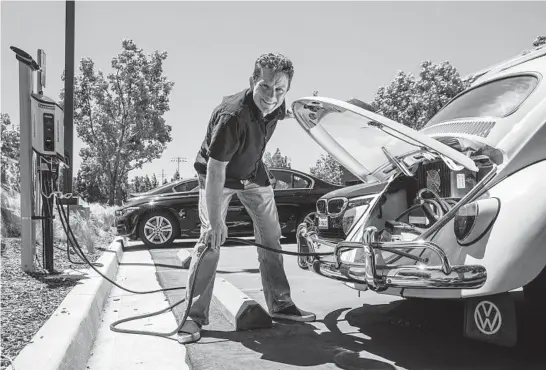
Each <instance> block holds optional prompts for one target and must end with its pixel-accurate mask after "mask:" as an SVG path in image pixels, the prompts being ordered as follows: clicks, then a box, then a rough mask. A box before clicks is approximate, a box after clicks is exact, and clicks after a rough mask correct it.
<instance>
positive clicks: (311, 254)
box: [56, 202, 334, 338]
mask: <svg viewBox="0 0 546 370" xmlns="http://www.w3.org/2000/svg"><path fill="white" fill-rule="evenodd" d="M56 204H57V211H58V212H59V215H60V220H61V223H62V226H63V229H64V231H65V233H66V234H67V238H68V237H69V235H70V236H72V240H73V241H74V244H73V246H75V247H76V248H77V249H78V251H79V252H80V253H79V254H78V256H80V257H83V259H84V261H85V262H86V263H87V264H88V265H89V266H90V267H91V268H92V269H93V270H95V272H97V273H98V274H99V275H100V276H102V277H103V278H104V279H106V280H107V281H108V282H110V283H112V284H113V285H114V286H116V287H118V288H120V289H122V290H125V291H126V292H129V293H133V294H151V293H157V292H166V291H172V290H181V289H186V287H172V288H163V289H156V290H149V291H135V290H132V289H128V288H125V287H123V286H121V285H119V284H118V283H116V282H115V281H113V280H112V279H110V278H108V277H107V276H105V275H104V274H103V273H101V272H100V271H99V270H98V269H97V268H96V267H95V266H94V265H93V264H92V263H91V262H90V261H89V260H88V259H87V257H86V256H85V254H84V252H83V251H82V249H81V247H80V245H79V243H78V241H77V240H76V237H75V236H74V233H73V232H72V228H71V227H70V224H69V223H68V220H67V215H66V213H65V211H64V209H63V208H62V207H61V206H60V204H59V202H56ZM226 242H232V243H233V242H234V243H239V244H246V245H251V246H255V247H258V248H262V249H266V250H269V251H271V252H275V253H281V254H286V255H291V256H300V257H320V256H331V255H333V254H334V252H290V251H284V250H282V249H280V250H279V249H274V248H270V247H266V246H265V245H262V244H259V243H256V242H251V241H248V240H244V239H238V238H227V239H226ZM209 249H210V245H209V244H207V246H206V248H205V250H204V251H203V252H202V253H201V254H200V255H199V256H198V260H197V262H196V269H195V275H194V276H196V277H197V276H198V273H199V267H200V264H201V261H202V259H203V256H204V255H205V254H206V253H207V252H208V251H209ZM194 288H195V278H194V279H193V280H192V281H191V283H190V286H189V291H188V294H187V296H188V297H189V301H188V303H187V305H186V309H185V310H184V315H183V317H182V320H181V321H180V324H179V325H178V327H177V328H176V329H175V330H173V331H170V332H166V333H165V332H155V331H144V330H132V329H120V328H117V326H118V325H119V324H122V323H124V322H128V321H134V320H139V319H143V318H146V317H151V316H157V315H160V314H162V313H165V312H168V311H171V310H172V309H173V308H174V307H176V306H178V305H180V304H181V303H183V302H185V301H186V298H183V299H181V300H179V301H178V302H175V303H174V304H172V305H170V306H169V307H167V308H164V309H162V310H159V311H156V312H151V313H147V314H143V315H138V316H132V317H128V318H125V319H121V320H118V321H115V322H113V323H111V324H110V329H111V330H112V331H114V332H118V333H126V334H140V335H152V336H158V337H166V338H167V337H171V336H172V335H174V334H176V333H178V332H180V331H181V329H182V327H183V326H184V324H185V323H186V321H187V319H188V315H189V311H190V308H191V305H192V302H193V291H194Z"/></svg>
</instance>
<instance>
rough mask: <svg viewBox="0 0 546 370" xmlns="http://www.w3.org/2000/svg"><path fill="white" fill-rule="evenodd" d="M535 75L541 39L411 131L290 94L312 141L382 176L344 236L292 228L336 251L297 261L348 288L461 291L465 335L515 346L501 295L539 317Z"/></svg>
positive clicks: (362, 171)
mask: <svg viewBox="0 0 546 370" xmlns="http://www.w3.org/2000/svg"><path fill="white" fill-rule="evenodd" d="M545 76H546V47H542V48H540V49H535V50H534V51H532V52H530V53H528V54H526V55H522V56H518V57H516V58H514V59H511V60H509V61H506V62H503V63H501V64H499V65H497V66H495V67H492V68H489V69H487V70H484V71H483V72H481V73H479V74H478V75H475V80H474V82H473V83H472V86H471V87H470V88H469V89H467V90H465V91H464V92H463V93H461V94H460V95H458V96H457V97H455V98H454V99H452V100H451V101H450V102H449V103H448V104H447V105H446V106H445V107H444V108H443V109H441V110H440V111H439V112H438V113H437V114H436V115H435V116H434V117H433V118H432V119H431V120H430V121H429V122H428V123H427V124H426V126H425V127H424V128H423V129H421V130H420V131H416V130H413V129H410V128H408V127H407V126H404V125H401V124H399V123H397V122H394V121H392V120H390V119H387V118H385V117H383V116H381V115H379V114H376V113H373V112H370V111H368V110H365V109H361V108H359V107H358V106H356V105H353V104H349V103H346V102H343V101H338V100H334V99H330V98H325V97H319V96H313V97H308V98H302V99H298V100H296V101H295V102H294V103H293V104H292V111H293V113H294V117H295V118H296V119H297V121H298V122H299V124H300V125H301V127H302V128H303V129H304V130H305V131H306V132H307V133H308V134H309V135H310V136H311V137H312V138H313V139H314V140H315V141H316V142H317V143H318V144H319V145H320V146H322V147H323V148H324V149H325V150H326V151H327V152H329V153H330V154H331V155H332V156H333V157H334V158H336V159H337V161H338V162H340V163H341V164H342V165H343V166H344V167H345V168H347V169H348V170H349V171H350V172H352V173H353V174H354V175H355V176H357V177H358V178H360V179H361V180H362V181H364V182H372V183H376V182H386V183H387V185H386V187H385V188H384V190H383V191H382V192H381V193H380V194H375V195H372V196H370V199H369V201H368V202H362V205H359V206H358V205H357V206H356V207H353V208H352V209H351V212H347V214H346V215H345V216H344V217H345V218H344V220H343V222H349V223H350V224H352V226H351V228H350V229H349V232H348V233H347V237H346V239H345V240H342V241H338V242H332V241H328V240H321V239H320V238H319V237H318V235H317V232H316V227H317V225H314V226H311V225H306V224H301V225H300V226H299V229H298V248H299V250H300V251H309V250H311V251H317V252H318V251H320V252H324V251H328V250H331V251H335V254H334V256H332V257H326V258H322V257H321V258H317V257H316V258H308V259H307V260H306V263H307V267H308V268H309V269H310V270H312V271H314V272H316V273H318V274H320V275H322V276H325V277H327V278H332V279H336V280H340V281H342V282H344V283H345V284H346V285H348V286H350V287H352V288H354V289H357V290H373V291H375V292H378V293H381V294H393V295H398V296H401V297H411V298H434V299H464V300H465V302H466V305H465V307H466V311H465V333H466V336H468V337H471V338H474V339H478V340H485V341H489V342H492V343H496V344H500V345H507V346H510V345H514V344H515V343H516V340H517V328H516V320H515V308H514V303H513V299H512V298H511V295H510V294H509V293H508V292H510V291H512V290H515V289H518V288H523V290H524V295H525V300H526V301H527V302H528V303H530V304H532V305H533V306H534V307H536V308H537V311H536V312H539V313H541V314H544V316H546V304H545V302H546V268H545V266H546V181H545V179H546V84H545V82H544V81H543V78H544V77H545ZM346 203H347V202H345V203H344V204H343V206H342V207H345V206H346ZM340 204H342V203H340Z"/></svg>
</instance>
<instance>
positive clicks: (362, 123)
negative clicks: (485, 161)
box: [292, 96, 478, 182]
mask: <svg viewBox="0 0 546 370" xmlns="http://www.w3.org/2000/svg"><path fill="white" fill-rule="evenodd" d="M292 111H293V113H294V117H295V118H296V120H297V121H298V122H299V124H300V125H301V127H302V128H303V129H304V130H305V132H307V134H309V136H311V137H312V138H313V139H314V140H315V141H316V142H317V143H318V144H319V145H320V146H321V147H322V148H323V149H324V150H326V151H327V152H328V153H330V154H331V155H332V156H333V157H334V158H335V159H336V160H337V161H338V162H339V163H340V164H341V165H342V166H343V167H345V168H346V169H347V170H349V171H350V172H352V173H353V174H354V175H355V176H356V177H358V178H359V179H360V180H362V181H364V182H374V181H385V180H387V179H388V177H390V176H391V175H392V172H391V171H388V172H384V171H379V169H380V167H382V166H383V165H385V164H386V163H387V162H389V161H390V162H391V163H393V160H392V157H395V159H394V161H399V162H402V165H404V164H405V163H404V162H403V161H402V158H401V156H403V155H405V154H408V153H410V152H413V151H415V150H422V151H424V152H429V153H431V154H433V155H439V156H440V157H441V158H442V159H443V160H444V161H445V162H446V163H448V164H449V165H450V166H451V167H460V169H462V167H465V168H467V169H469V170H471V171H478V168H477V166H476V164H475V163H474V161H473V160H472V159H470V158H469V157H467V156H466V155H464V154H463V153H461V152H459V151H457V150H455V149H453V148H451V147H449V146H447V145H445V144H442V143H440V142H439V141H437V140H435V139H433V138H431V137H429V136H426V135H425V134H423V133H420V132H418V131H415V130H413V129H411V128H409V127H407V126H404V125H402V124H400V123H398V122H395V121H393V120H390V119H388V118H386V117H383V116H381V115H379V114H377V113H373V112H371V111H369V110H366V109H362V108H360V107H358V106H356V105H353V104H350V103H347V102H344V101H340V100H336V99H331V98H325V97H318V96H314V97H306V98H301V99H297V100H295V101H294V102H293V103H292ZM386 153H389V154H390V156H391V158H389V156H387V154H386ZM450 162H451V163H450Z"/></svg>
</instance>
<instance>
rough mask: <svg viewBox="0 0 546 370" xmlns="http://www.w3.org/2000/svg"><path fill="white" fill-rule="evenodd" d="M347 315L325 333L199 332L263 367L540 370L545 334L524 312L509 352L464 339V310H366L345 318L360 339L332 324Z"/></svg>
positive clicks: (420, 304)
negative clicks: (241, 350)
mask: <svg viewBox="0 0 546 370" xmlns="http://www.w3.org/2000/svg"><path fill="white" fill-rule="evenodd" d="M347 310H348V309H339V310H335V311H332V312H331V313H329V314H328V315H326V317H325V318H324V320H322V322H323V323H324V325H325V326H326V327H327V329H328V331H325V332H319V330H318V329H317V328H315V326H313V325H311V324H308V323H295V324H285V323H275V325H274V327H273V328H272V329H267V330H254V331H250V332H229V331H203V337H209V338H217V339H227V340H229V341H235V342H239V343H241V344H242V345H243V346H245V347H247V348H248V349H251V350H252V351H255V352H258V353H261V354H262V356H261V359H263V360H269V361H273V362H276V363H279V364H287V365H292V366H300V367H309V366H319V365H323V364H329V363H331V364H335V365H336V366H337V367H339V368H342V369H363V370H372V369H374V370H375V369H388V370H390V369H396V368H397V367H402V368H406V369H412V370H413V369H415V370H422V369H435V370H448V369H449V370H451V369H491V370H493V369H495V370H502V369H523V368H525V369H545V368H546V351H545V347H544V343H546V334H545V330H544V329H545V327H541V326H540V325H537V322H535V321H533V319H532V318H531V316H529V315H527V313H526V310H525V308H524V307H521V308H520V307H518V310H519V312H518V324H519V328H520V333H519V342H518V345H517V346H515V347H511V348H510V347H509V348H507V347H500V346H495V345H491V344H487V343H483V342H478V341H474V340H470V339H467V338H464V337H463V318H464V311H463V304H462V302H449V301H433V300H401V301H395V302H392V303H389V304H382V305H367V304H365V305H363V307H359V308H356V309H353V310H351V311H348V312H346V314H345V320H346V321H347V322H348V323H349V324H350V325H351V326H353V327H355V328H358V329H357V330H358V331H359V332H360V333H362V334H364V335H362V334H360V335H359V336H357V335H352V334H350V333H343V332H342V331H341V330H340V329H339V326H338V321H339V320H340V318H341V317H342V314H343V312H345V311H347ZM197 345H199V344H197ZM378 357H379V358H383V359H385V360H386V361H381V360H378ZM391 363H392V364H394V365H395V366H393V365H391Z"/></svg>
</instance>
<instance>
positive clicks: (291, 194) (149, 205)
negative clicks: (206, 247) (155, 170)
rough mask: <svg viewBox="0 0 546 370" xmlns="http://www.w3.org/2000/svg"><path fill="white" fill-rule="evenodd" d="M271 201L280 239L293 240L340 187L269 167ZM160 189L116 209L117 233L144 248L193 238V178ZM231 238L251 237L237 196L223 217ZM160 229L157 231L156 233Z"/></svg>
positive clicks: (197, 227) (249, 221)
mask: <svg viewBox="0 0 546 370" xmlns="http://www.w3.org/2000/svg"><path fill="white" fill-rule="evenodd" d="M269 171H270V173H271V175H272V176H273V177H274V178H273V179H272V181H273V182H272V184H273V185H272V186H273V189H274V192H275V201H276V203H277V211H278V213H279V220H280V224H281V231H282V235H283V236H284V237H287V238H290V239H295V235H296V229H297V227H298V225H299V224H300V223H301V222H303V221H304V220H305V221H307V222H310V223H313V224H314V223H315V217H316V202H317V200H318V199H319V198H320V197H322V196H323V195H324V194H326V193H329V192H331V191H333V190H336V189H339V188H341V187H342V186H341V185H333V184H330V183H327V182H324V181H322V180H320V179H318V178H316V177H314V176H312V175H309V174H307V173H303V172H300V171H297V170H293V169H288V168H271V169H269ZM161 188H162V189H161V190H157V191H151V192H149V193H142V194H135V195H136V196H135V197H134V198H132V199H130V200H129V201H128V202H127V203H125V204H124V205H123V206H121V207H120V208H119V209H118V210H116V227H117V233H118V235H124V236H127V237H129V239H133V240H137V239H140V240H141V241H142V242H144V243H145V244H146V245H148V246H154V247H160V246H165V245H169V244H170V243H172V241H173V240H174V239H178V238H198V237H199V234H200V228H201V222H200V220H199V212H198V199H199V188H198V186H197V178H194V179H183V180H179V181H178V182H176V183H171V184H168V185H164V186H162V187H161ZM226 225H227V227H228V234H229V236H230V237H242V236H253V235H254V228H253V223H252V219H251V218H250V215H249V214H248V213H247V212H246V209H245V207H244V206H243V205H242V203H241V201H240V200H239V199H238V198H237V196H236V195H234V196H233V198H232V199H231V203H230V205H229V208H228V214H227V217H226ZM157 228H159V229H160V230H161V232H160V233H159V234H158V233H156V232H155V230H157Z"/></svg>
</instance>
